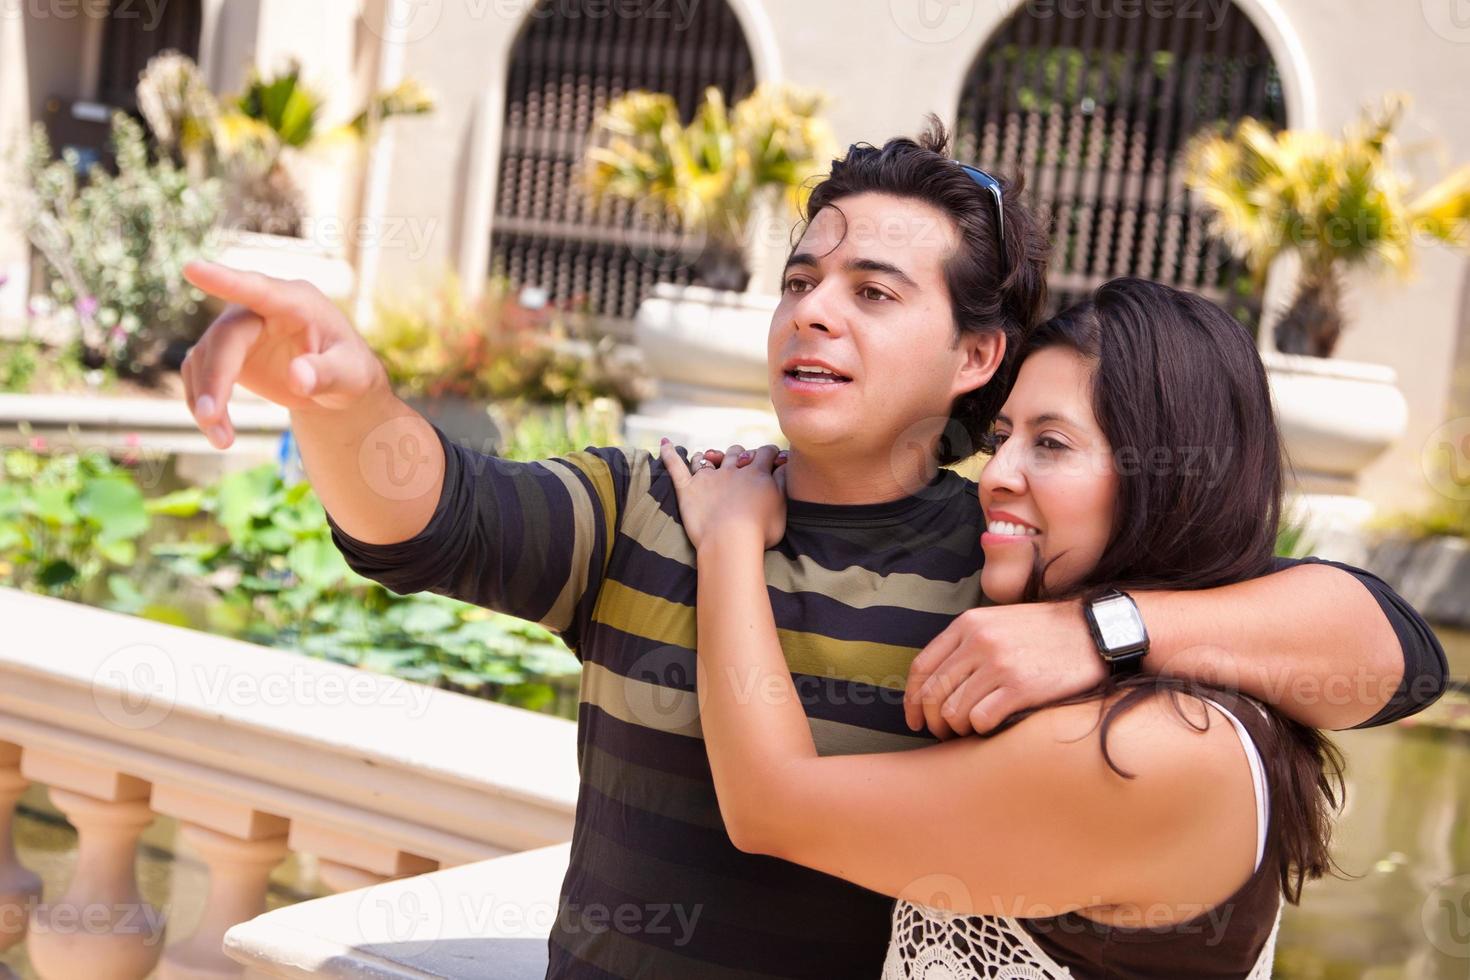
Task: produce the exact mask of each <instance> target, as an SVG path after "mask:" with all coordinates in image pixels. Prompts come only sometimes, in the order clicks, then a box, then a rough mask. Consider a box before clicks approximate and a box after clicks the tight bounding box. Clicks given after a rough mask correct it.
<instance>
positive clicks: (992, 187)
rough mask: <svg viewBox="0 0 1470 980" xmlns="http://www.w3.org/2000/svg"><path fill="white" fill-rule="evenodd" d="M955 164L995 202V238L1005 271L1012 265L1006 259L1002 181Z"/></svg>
mask: <svg viewBox="0 0 1470 980" xmlns="http://www.w3.org/2000/svg"><path fill="white" fill-rule="evenodd" d="M953 162H954V163H956V164H958V165H959V168H960V169H961V170H963V171H964V172H965V173H966V174H968V175H969V177H970V179H971V180H973V181H974V182H975V183H977V184H979V185H980V188H981V189H982V190H986V191H989V192H990V196H991V198H992V199H993V200H994V201H995V238H996V244H997V245H999V246H1000V267H1001V268H1002V269H1005V268H1007V267H1008V266H1009V265H1010V263H1009V262H1008V261H1007V259H1006V209H1005V199H1004V198H1003V197H1002V196H1001V192H1000V181H998V180H996V179H995V178H994V177H992V176H990V174H988V173H986V172H985V171H983V170H981V169H980V168H979V167H972V166H970V165H969V164H968V163H960V162H959V161H958V160H955V161H953Z"/></svg>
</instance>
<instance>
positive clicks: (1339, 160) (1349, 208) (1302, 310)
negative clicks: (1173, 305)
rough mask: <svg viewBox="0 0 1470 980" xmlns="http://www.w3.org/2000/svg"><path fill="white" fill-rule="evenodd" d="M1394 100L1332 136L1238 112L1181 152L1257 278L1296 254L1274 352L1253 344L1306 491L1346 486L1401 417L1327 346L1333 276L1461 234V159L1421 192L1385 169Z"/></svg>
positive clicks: (1464, 200)
mask: <svg viewBox="0 0 1470 980" xmlns="http://www.w3.org/2000/svg"><path fill="white" fill-rule="evenodd" d="M1405 105H1406V102H1405V100H1404V99H1403V98H1402V97H1391V98H1389V99H1387V100H1386V101H1385V102H1384V104H1383V105H1382V106H1381V107H1379V108H1377V109H1374V110H1370V111H1368V112H1365V113H1364V115H1363V117H1362V118H1361V119H1360V120H1359V121H1357V122H1356V123H1354V124H1353V125H1351V126H1349V127H1347V129H1345V130H1344V132H1343V133H1342V135H1341V136H1340V137H1332V136H1329V135H1327V134H1325V133H1317V132H1306V131H1298V130H1286V131H1281V132H1273V131H1272V130H1271V129H1269V128H1268V127H1267V126H1266V125H1264V124H1263V123H1260V122H1258V121H1256V120H1254V119H1246V120H1243V121H1242V122H1240V123H1239V124H1237V125H1236V126H1235V128H1234V129H1233V130H1232V131H1230V132H1228V133H1223V134H1222V133H1207V134H1203V135H1201V136H1200V137H1199V138H1197V139H1196V140H1195V141H1194V142H1193V143H1192V144H1191V146H1190V147H1189V149H1188V151H1187V155H1186V174H1187V177H1186V179H1187V181H1188V183H1189V185H1190V186H1191V188H1192V189H1193V190H1195V191H1196V192H1197V193H1198V194H1199V195H1200V196H1201V198H1202V200H1203V202H1204V204H1205V205H1206V207H1207V208H1208V209H1209V210H1210V212H1211V215H1212V224H1213V230H1214V232H1215V233H1216V234H1218V235H1219V236H1220V237H1221V238H1222V239H1223V240H1224V241H1225V242H1227V243H1228V244H1229V245H1230V247H1231V249H1232V250H1233V251H1234V252H1235V254H1236V255H1237V256H1239V257H1240V258H1241V259H1243V260H1244V261H1245V263H1246V265H1247V267H1248V268H1249V269H1250V271H1251V273H1252V275H1253V276H1254V277H1255V279H1256V283H1257V286H1258V287H1262V286H1264V284H1265V280H1266V276H1267V274H1268V273H1269V272H1270V271H1271V270H1272V269H1273V268H1276V267H1278V260H1281V259H1283V258H1284V257H1287V256H1290V257H1292V258H1294V259H1295V261H1296V264H1297V268H1298V274H1297V277H1296V280H1295V285H1294V293H1293V294H1292V297H1291V299H1290V301H1289V303H1288V304H1287V306H1286V308H1285V309H1284V310H1283V311H1282V312H1281V314H1280V317H1279V319H1278V320H1277V321H1276V324H1275V328H1274V331H1273V336H1274V340H1275V347H1276V350H1274V351H1266V352H1265V353H1264V354H1263V356H1264V357H1265V359H1266V362H1267V367H1268V369H1269V372H1270V375H1271V386H1272V395H1273V397H1274V399H1275V401H1276V408H1277V413H1278V416H1279V419H1280V422H1281V428H1282V436H1283V438H1284V439H1285V441H1286V446H1287V452H1288V454H1289V456H1290V458H1291V461H1292V464H1293V468H1294V469H1295V471H1296V475H1297V478H1298V481H1299V483H1300V484H1301V489H1302V490H1303V491H1306V492H1313V491H1316V492H1325V493H1339V494H1351V493H1353V492H1354V490H1355V488H1356V478H1357V475H1358V473H1360V472H1361V471H1362V470H1363V469H1364V468H1365V467H1366V466H1367V465H1368V464H1369V463H1371V462H1372V461H1373V460H1374V459H1376V458H1377V457H1378V456H1380V455H1381V454H1382V453H1383V452H1384V451H1385V450H1386V449H1387V448H1388V447H1389V446H1390V445H1392V444H1393V442H1394V441H1396V440H1397V439H1398V438H1399V437H1400V436H1402V435H1403V432H1404V428H1405V426H1406V424H1407V421H1408V418H1407V410H1406V406H1405V403H1404V399H1403V396H1402V394H1401V393H1400V392H1399V390H1398V388H1397V387H1396V376H1395V374H1394V372H1393V370H1392V369H1391V368H1389V367H1387V366H1385V365H1379V364H1365V363H1357V362H1349V361H1343V360H1341V359H1335V358H1332V355H1333V352H1334V351H1335V350H1336V348H1337V344H1338V340H1339V338H1340V337H1341V335H1342V332H1343V330H1344V329H1345V327H1346V324H1347V312H1346V310H1345V304H1344V290H1343V282H1344V276H1345V274H1346V273H1347V272H1348V270H1350V269H1355V268H1360V267H1365V268H1370V269H1377V270H1385V271H1388V272H1391V273H1394V274H1397V275H1400V276H1403V275H1407V274H1408V273H1409V272H1410V271H1411V269H1412V266H1413V258H1414V248H1415V246H1416V245H1417V244H1419V243H1425V242H1443V243H1447V244H1450V245H1454V246H1460V247H1464V246H1466V245H1470V166H1466V167H1462V168H1460V169H1459V170H1457V171H1455V172H1454V173H1452V174H1450V175H1448V176H1446V177H1444V178H1443V179H1442V180H1440V181H1439V182H1438V183H1436V184H1435V185H1434V186H1432V187H1429V188H1428V189H1425V190H1416V188H1415V187H1414V186H1413V184H1412V183H1411V182H1410V181H1409V180H1408V179H1407V178H1404V177H1402V176H1400V175H1399V173H1398V172H1397V170H1396V167H1395V149H1396V145H1395V141H1394V139H1393V131H1394V128H1395V126H1396V125H1397V124H1398V122H1399V121H1400V119H1401V117H1402V114H1403V110H1404V108H1405Z"/></svg>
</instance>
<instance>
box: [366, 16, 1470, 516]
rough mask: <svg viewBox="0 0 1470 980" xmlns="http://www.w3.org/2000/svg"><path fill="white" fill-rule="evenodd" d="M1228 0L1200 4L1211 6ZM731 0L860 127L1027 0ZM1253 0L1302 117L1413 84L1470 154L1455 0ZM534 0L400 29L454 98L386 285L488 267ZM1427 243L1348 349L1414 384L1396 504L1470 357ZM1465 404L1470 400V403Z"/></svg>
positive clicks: (387, 215) (1356, 293) (1451, 292)
mask: <svg viewBox="0 0 1470 980" xmlns="http://www.w3.org/2000/svg"><path fill="white" fill-rule="evenodd" d="M1219 2H1221V0H1201V2H1200V3H1198V4H1192V5H1191V6H1192V7H1193V8H1195V9H1199V10H1201V11H1202V13H1203V15H1205V16H1209V11H1210V10H1212V9H1216V7H1217V5H1218V3H1219ZM731 5H732V7H734V8H735V10H736V12H737V14H739V15H740V17H741V19H742V22H743V23H744V24H745V26H746V30H747V35H748V37H749V38H750V40H751V46H752V48H753V49H754V51H755V54H756V63H757V65H758V71H759V72H760V74H761V77H762V78H764V79H782V80H786V81H790V82H794V83H797V84H801V85H807V86H815V87H820V88H822V89H824V90H826V91H827V92H828V93H830V94H831V96H832V99H833V101H832V104H831V108H830V119H831V121H832V124H833V127H834V130H835V132H836V135H837V137H838V140H839V143H840V144H842V145H846V144H847V143H849V142H852V141H856V140H869V141H874V142H880V141H882V140H883V139H884V138H886V137H888V136H891V135H893V134H896V133H903V132H912V131H913V130H914V129H915V128H916V127H917V125H918V123H919V120H920V117H921V116H922V114H923V113H924V112H925V111H928V110H933V111H936V112H938V113H939V114H940V115H941V116H942V117H943V118H945V119H953V116H954V113H955V111H956V107H957V104H958V97H959V85H960V80H961V79H962V78H963V76H964V73H965V71H966V69H967V68H968V66H969V64H970V63H971V61H972V60H973V59H974V57H975V56H976V54H977V53H978V52H979V50H980V49H981V47H982V46H983V45H984V42H985V39H986V38H987V37H988V36H989V35H990V33H991V32H992V31H993V30H994V29H995V27H996V26H997V25H998V24H1000V23H1001V22H1002V21H1003V20H1004V19H1005V17H1006V16H1007V15H1008V14H1009V13H1010V12H1011V11H1013V10H1014V9H1015V7H1016V5H1017V4H1016V0H951V2H950V3H948V4H947V5H946V4H936V3H932V2H930V0H892V2H890V0H801V2H800V3H794V2H782V0H732V4H731ZM1074 6H1075V4H1074ZM1138 6H1139V7H1144V6H1145V5H1144V4H1143V3H1141V2H1140V3H1139V5H1138ZM1240 6H1241V7H1242V9H1244V10H1245V12H1246V13H1247V14H1248V15H1250V16H1251V18H1252V19H1253V20H1254V21H1255V22H1256V24H1257V26H1258V28H1259V29H1260V30H1261V32H1262V34H1263V35H1264V36H1265V37H1266V39H1267V42H1268V43H1269V44H1270V46H1271V47H1272V50H1273V52H1274V53H1275V55H1276V58H1277V61H1278V64H1280V65H1281V67H1282V69H1283V72H1284V74H1285V76H1286V80H1287V88H1288V91H1287V101H1288V107H1289V114H1290V120H1291V123H1292V124H1293V125H1297V126H1315V127H1323V128H1328V129H1336V128H1338V127H1339V126H1341V125H1342V124H1343V123H1345V122H1347V121H1348V120H1350V119H1352V118H1353V117H1354V116H1355V115H1356V113H1357V112H1358V110H1359V108H1360V107H1361V106H1362V105H1363V104H1364V103H1365V102H1367V101H1369V100H1371V99H1375V98H1377V97H1379V96H1381V95H1382V94H1383V93H1385V92H1387V91H1390V90H1394V89H1399V90H1408V91H1410V92H1412V93H1413V94H1414V97H1415V99H1416V102H1415V106H1414V110H1413V114H1412V116H1411V118H1410V120H1409V123H1408V125H1407V126H1406V127H1405V135H1406V136H1409V137H1410V138H1412V139H1414V140H1415V141H1416V142H1418V141H1423V140H1426V139H1427V140H1430V141H1431V142H1432V143H1433V144H1434V151H1435V152H1437V153H1438V154H1440V158H1439V159H1434V158H1432V157H1426V158H1425V159H1424V162H1425V163H1433V164H1437V163H1442V162H1443V161H1455V162H1464V161H1470V103H1467V100H1466V99H1465V94H1466V87H1465V80H1466V79H1467V78H1470V24H1467V25H1462V24H1460V23H1459V22H1458V21H1456V20H1454V19H1453V16H1452V15H1453V7H1454V4H1453V0H1443V2H1441V0H1422V2H1419V0H1415V2H1411V0H1395V2H1392V3H1387V2H1384V0H1241V2H1240ZM1181 7H1182V5H1181ZM526 9H527V2H516V0H500V2H495V0H485V2H481V3H475V2H470V0H460V2H455V0H444V2H442V3H439V2H431V3H427V4H422V5H419V6H418V7H416V8H414V12H413V15H412V17H411V18H409V19H408V20H407V21H406V24H405V26H404V29H403V30H402V31H401V33H400V35H399V37H398V38H397V39H395V40H396V41H398V42H401V43H397V44H396V47H398V48H399V49H401V61H402V68H403V70H404V71H406V72H409V73H411V74H414V75H417V76H419V77H421V78H422V79H424V80H425V81H427V82H428V83H429V84H431V85H432V86H433V87H434V88H435V89H436V90H437V91H438V92H439V93H440V95H441V97H442V100H441V104H440V110H439V111H438V112H437V113H436V114H435V115H434V116H433V117H432V118H430V119H426V120H410V121H406V122H404V123H402V124H400V125H399V126H398V127H396V128H395V132H394V133H393V135H392V137H391V139H392V144H391V145H390V146H388V147H386V148H385V149H384V158H385V163H384V169H385V170H386V172H387V175H386V177H385V178H384V183H385V184H386V187H385V188H384V189H383V193H382V195H381V201H380V204H379V207H380V208H381V213H380V216H379V217H380V220H383V221H385V222H387V221H415V222H418V223H419V225H420V231H421V232H423V233H424V235H423V237H422V238H421V239H420V240H419V241H420V244H421V246H422V247H421V248H420V249H419V251H418V254H412V253H411V251H410V250H409V249H407V248H406V247H403V246H404V245H406V244H407V242H406V240H405V242H404V243H401V244H400V245H398V246H393V245H391V244H390V245H388V246H385V247H384V248H383V249H382V251H381V254H380V255H379V256H378V264H377V265H376V268H375V271H374V275H373V276H372V277H371V280H372V283H373V286H374V288H386V287H389V286H391V285H392V284H394V283H408V282H415V283H423V282H425V281H427V280H430V279H432V278H433V277H435V276H437V275H438V274H440V273H441V272H442V271H443V270H444V269H446V268H456V269H459V270H460V271H461V272H462V273H463V274H465V275H466V276H467V277H469V278H474V277H475V276H477V275H479V274H480V272H481V271H482V270H484V269H485V268H486V254H487V251H488V226H489V216H490V214H491V213H492V212H493V191H494V181H493V177H494V174H493V171H494V161H495V159H496V158H497V155H498V151H499V147H498V143H497V140H496V136H497V134H496V133H495V129H496V124H497V123H498V121H499V119H500V115H501V111H502V107H503V84H504V78H505V72H506V68H507V60H508V54H509V51H510V47H511V44H512V43H513V40H514V37H515V34H516V31H517V30H518V29H519V26H520V23H521V22H522V21H523V20H524V11H525V10H526ZM1430 169H1431V170H1432V169H1433V167H1431V168H1430ZM1421 259H1422V261H1421V264H1420V273H1419V276H1418V277H1417V278H1416V279H1415V280H1414V281H1412V282H1410V283H1407V284H1401V283H1397V282H1393V281H1385V280H1382V279H1378V278H1375V277H1372V276H1369V275H1357V276H1354V277H1353V280H1352V284H1351V298H1350V303H1351V311H1352V315H1353V320H1354V325H1353V328H1352V330H1351V332H1350V333H1349V334H1348V335H1347V337H1346V338H1345V340H1344V341H1343V345H1342V349H1341V355H1342V356H1343V357H1347V358H1354V359H1361V360H1370V361H1377V362H1380V363H1386V364H1389V365H1390V366H1392V367H1393V368H1395V369H1396V370H1397V371H1398V372H1399V377H1400V379H1401V382H1402V388H1403V390H1404V393H1405V396H1406V397H1407V399H1408V401H1409V409H1410V423H1409V431H1408V434H1407V435H1406V437H1405V438H1404V440H1403V441H1402V442H1401V443H1400V444H1399V446H1397V447H1396V448H1395V449H1394V450H1393V451H1391V452H1390V453H1389V454H1388V455H1387V456H1386V457H1385V458H1384V459H1383V460H1381V461H1380V462H1379V463H1377V464H1375V465H1374V466H1373V467H1372V468H1371V469H1370V470H1369V471H1368V472H1367V473H1366V474H1365V475H1364V481H1363V490H1364V493H1365V494H1366V495H1367V496H1369V497H1370V498H1371V499H1373V500H1375V501H1376V502H1378V503H1379V504H1381V505H1383V506H1385V507H1388V508H1404V507H1415V506H1419V505H1422V504H1423V503H1425V502H1426V501H1427V499H1428V493H1429V491H1428V489H1427V487H1426V484H1425V481H1424V480H1423V478H1422V476H1421V474H1420V467H1419V457H1420V452H1421V448H1422V447H1423V445H1424V443H1425V440H1426V438H1427V437H1428V435H1429V434H1430V433H1431V432H1432V431H1433V430H1434V429H1435V428H1436V427H1437V426H1439V425H1440V424H1441V422H1442V421H1443V420H1444V419H1446V418H1447V417H1448V416H1449V414H1450V413H1451V411H1452V408H1451V404H1450V398H1451V381H1452V377H1453V375H1454V373H1455V372H1454V369H1453V365H1454V363H1455V360H1456V357H1457V356H1458V357H1460V358H1462V359H1463V358H1465V357H1470V351H1467V350H1465V349H1463V348H1470V342H1466V343H1465V344H1463V345H1462V344H1461V343H1460V340H1459V338H1460V335H1461V333H1462V331H1463V330H1464V329H1465V327H1464V324H1465V322H1466V320H1467V310H1466V302H1467V300H1466V297H1467V295H1470V285H1467V282H1470V262H1467V260H1466V259H1465V258H1464V257H1463V256H1459V255H1455V254H1452V253H1449V252H1448V251H1446V250H1444V249H1439V248H1431V249H1426V250H1425V251H1424V253H1423V255H1422V256H1421ZM1457 351H1458V354H1457ZM1466 397H1470V396H1466ZM1457 411H1460V412H1466V411H1470V405H1461V406H1460V407H1459V408H1458V409H1457Z"/></svg>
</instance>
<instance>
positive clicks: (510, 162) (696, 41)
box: [490, 0, 755, 330]
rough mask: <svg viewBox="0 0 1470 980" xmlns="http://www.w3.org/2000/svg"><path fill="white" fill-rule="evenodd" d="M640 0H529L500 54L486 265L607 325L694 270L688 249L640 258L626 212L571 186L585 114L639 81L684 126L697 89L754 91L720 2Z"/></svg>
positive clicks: (737, 33) (732, 22) (732, 21)
mask: <svg viewBox="0 0 1470 980" xmlns="http://www.w3.org/2000/svg"><path fill="white" fill-rule="evenodd" d="M624 6H626V5H624ZM647 6H648V10H647V11H646V12H643V13H641V14H640V15H639V16H636V17H630V16H626V15H623V16H620V15H618V14H616V13H612V14H609V15H607V16H600V17H596V16H590V9H591V5H586V8H585V9H582V7H581V5H576V4H573V5H568V4H566V3H560V2H552V0H541V2H540V3H538V4H537V6H536V8H535V9H534V10H533V11H532V13H531V14H530V15H529V23H528V24H527V26H526V27H525V29H524V30H523V31H522V33H521V36H520V38H519V40H518V41H517V42H516V45H515V48H514V51H513V52H512V54H511V63H510V74H509V79H508V85H507V92H506V109H505V122H504V129H503V134H502V138H501V151H500V171H499V186H498V189H497V192H496V204H495V218H494V223H493V225H492V229H491V240H490V249H491V263H492V269H493V271H496V272H500V273H503V274H505V275H507V276H508V277H509V278H510V279H511V281H512V282H513V283H514V284H516V285H517V286H521V285H534V286H540V287H542V288H544V289H545V290H547V291H548V293H549V294H550V296H551V297H552V299H553V300H557V301H562V302H572V303H576V304H578V305H582V306H585V307H586V308H587V309H590V311H591V312H592V313H593V314H594V315H596V316H598V318H599V319H600V320H602V321H603V322H604V326H606V327H609V328H611V329H614V330H618V329H619V325H618V323H617V321H624V323H626V321H629V320H631V319H632V317H633V314H634V312H635V311H636V310H637V308H638V304H639V302H641V301H642V299H643V298H644V296H646V295H647V293H648V291H649V290H650V289H651V288H652V287H653V284H654V283H655V282H659V281H668V282H680V283H688V282H691V281H693V280H694V273H693V270H692V267H691V263H692V257H691V261H690V262H680V261H672V262H658V263H653V262H649V261H645V260H641V259H640V254H641V255H643V256H645V257H646V256H647V255H648V254H650V253H649V250H647V249H644V250H642V251H641V252H640V251H636V250H635V249H634V248H633V247H632V245H631V244H630V239H631V237H632V236H633V235H635V234H640V232H639V227H640V225H639V220H638V217H637V216H636V215H635V214H633V213H632V211H631V209H629V208H627V207H626V206H622V205H619V204H617V203H615V202H609V203H608V204H606V205H605V206H604V207H602V208H600V209H598V210H596V211H594V210H593V209H591V208H590V207H588V206H587V203H586V201H585V199H583V197H582V196H581V195H580V194H579V193H577V191H576V188H575V186H574V177H575V174H576V172H577V168H578V167H579V166H580V162H581V151H582V146H583V141H584V140H585V139H586V136H587V133H588V130H589V128H590V127H591V125H592V120H593V117H594V115H595V114H596V113H597V112H598V111H599V110H601V109H602V108H603V107H604V106H606V105H607V104H608V102H609V101H610V100H611V99H613V98H615V97H616V96H618V95H621V94H623V93H624V92H627V91H630V90H633V89H647V90H650V91H655V92H666V93H668V94H669V95H672V96H673V97H674V98H675V99H676V100H677V101H678V103H679V109H680V111H681V113H682V114H683V117H684V120H685V121H686V122H688V121H689V120H690V119H691V118H693V115H694V110H695V108H696V107H697V106H698V105H699V103H700V102H701V101H702V100H703V97H704V90H705V88H706V87H708V86H711V85H713V86H716V87H718V88H719V89H720V90H721V91H722V92H723V93H724V94H725V98H726V99H727V100H729V101H731V102H733V101H734V100H736V99H739V98H743V97H744V96H746V95H748V94H749V93H750V92H751V90H752V89H753V88H754V87H755V70H754V67H753V65H752V61H751V54H750V49H749V47H748V45H747V44H746V40H745V34H744V32H743V31H742V30H741V28H740V24H739V22H738V21H737V20H736V17H735V15H734V13H733V12H732V11H731V10H730V8H729V7H728V6H726V4H725V3H724V2H723V0H713V2H710V3H699V4H692V5H687V10H684V9H683V6H684V5H679V4H648V5H647ZM568 7H571V8H572V9H570V10H569V9H568ZM617 9H618V5H614V7H613V10H614V11H616V10H617ZM641 234H655V235H657V234H660V233H659V232H658V231H656V230H655V231H648V230H644V231H643V232H641ZM662 234H664V235H669V234H670V233H669V232H667V231H664V232H662ZM672 237H673V238H675V239H676V238H677V236H676V235H674V236H672ZM654 251H658V250H657V249H655V250H654Z"/></svg>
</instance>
